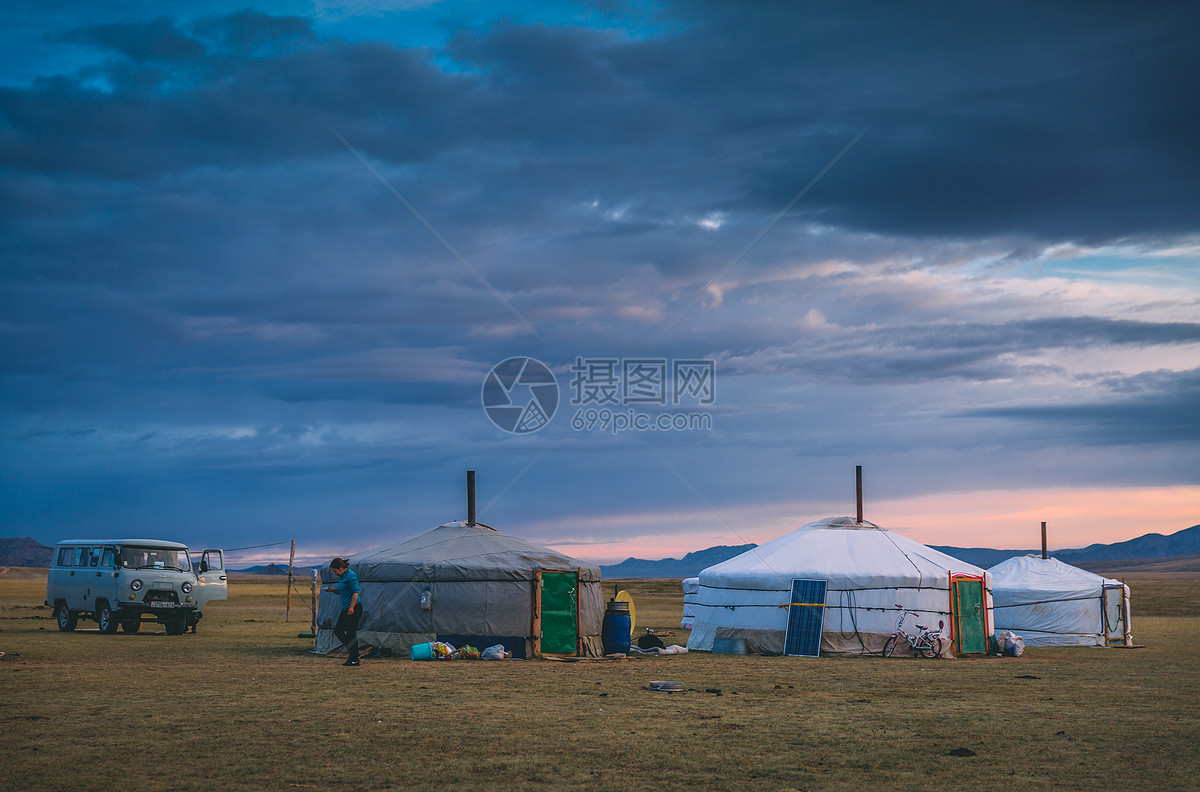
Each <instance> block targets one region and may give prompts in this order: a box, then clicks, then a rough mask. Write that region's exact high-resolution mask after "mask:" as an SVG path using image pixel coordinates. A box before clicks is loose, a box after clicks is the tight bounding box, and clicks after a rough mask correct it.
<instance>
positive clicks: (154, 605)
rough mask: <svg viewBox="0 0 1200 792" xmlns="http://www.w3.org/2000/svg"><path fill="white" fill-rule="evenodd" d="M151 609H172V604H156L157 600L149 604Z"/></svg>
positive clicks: (173, 605) (173, 604)
mask: <svg viewBox="0 0 1200 792" xmlns="http://www.w3.org/2000/svg"><path fill="white" fill-rule="evenodd" d="M150 607H151V608H174V607H175V603H174V602H158V601H157V600H156V601H154V602H151V603H150Z"/></svg>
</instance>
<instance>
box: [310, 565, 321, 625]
mask: <svg viewBox="0 0 1200 792" xmlns="http://www.w3.org/2000/svg"><path fill="white" fill-rule="evenodd" d="M317 574H318V573H317V570H315V569H314V570H313V571H312V631H311V632H312V634H313V638H316V637H317V589H318V588H320V586H318V585H317Z"/></svg>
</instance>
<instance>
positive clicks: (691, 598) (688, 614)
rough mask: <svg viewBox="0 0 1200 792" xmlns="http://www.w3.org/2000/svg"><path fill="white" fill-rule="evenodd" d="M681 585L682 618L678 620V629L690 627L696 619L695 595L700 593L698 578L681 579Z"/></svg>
mask: <svg viewBox="0 0 1200 792" xmlns="http://www.w3.org/2000/svg"><path fill="white" fill-rule="evenodd" d="M681 585H682V586H683V618H682V619H680V620H679V627H680V629H684V630H690V629H692V623H693V622H694V621H696V597H697V596H698V595H699V594H700V578H698V577H690V578H684V579H683V580H682V581H681Z"/></svg>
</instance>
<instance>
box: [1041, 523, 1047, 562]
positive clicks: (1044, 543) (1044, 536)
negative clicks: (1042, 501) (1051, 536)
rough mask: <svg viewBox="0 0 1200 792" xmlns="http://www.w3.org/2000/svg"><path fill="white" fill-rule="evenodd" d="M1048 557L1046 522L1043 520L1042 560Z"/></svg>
mask: <svg viewBox="0 0 1200 792" xmlns="http://www.w3.org/2000/svg"><path fill="white" fill-rule="evenodd" d="M1046 557H1047V556H1046V521H1045V520H1042V558H1046Z"/></svg>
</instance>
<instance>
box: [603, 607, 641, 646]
mask: <svg viewBox="0 0 1200 792" xmlns="http://www.w3.org/2000/svg"><path fill="white" fill-rule="evenodd" d="M632 631H633V623H632V622H631V621H630V620H629V603H628V602H619V601H617V600H609V601H608V607H607V608H605V609H604V624H603V625H602V627H601V628H600V641H601V643H603V644H604V654H606V655H608V654H629V634H630V633H631V632H632Z"/></svg>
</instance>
